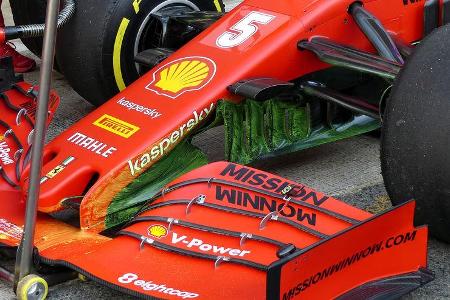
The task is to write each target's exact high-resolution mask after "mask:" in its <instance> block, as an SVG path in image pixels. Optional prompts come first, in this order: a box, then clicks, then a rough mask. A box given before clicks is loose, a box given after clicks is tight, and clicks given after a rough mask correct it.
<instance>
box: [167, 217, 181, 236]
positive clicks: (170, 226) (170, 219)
mask: <svg viewBox="0 0 450 300" xmlns="http://www.w3.org/2000/svg"><path fill="white" fill-rule="evenodd" d="M178 222H179V220H178V219H174V218H168V219H167V223H169V225H168V226H167V233H170V231H171V230H172V225H173V224H178Z"/></svg>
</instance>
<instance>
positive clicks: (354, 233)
mask: <svg viewBox="0 0 450 300" xmlns="http://www.w3.org/2000/svg"><path fill="white" fill-rule="evenodd" d="M286 186H290V187H293V190H292V191H293V192H292V196H291V200H290V202H289V203H287V204H286V200H284V196H283V194H282V193H281V192H280V191H281V190H283V189H284V188H285V187H286ZM200 195H203V196H204V197H205V198H204V199H205V201H204V202H203V203H198V202H194V203H193V204H192V205H191V206H190V205H189V202H191V200H192V199H196V198H197V197H199V196H200ZM13 204H14V205H10V203H5V205H2V211H1V212H0V225H1V226H2V227H1V228H0V232H3V233H4V234H5V237H6V239H3V240H2V242H3V243H4V244H6V245H10V246H16V245H17V244H18V243H19V241H20V228H21V225H22V224H23V221H22V218H21V217H19V215H20V214H19V211H21V210H22V209H23V208H22V207H17V203H13ZM283 204H286V206H285V207H284V208H283V209H282V210H281V212H280V215H279V216H278V219H276V220H275V219H271V220H269V221H268V222H267V223H266V225H265V226H264V227H262V228H261V222H262V219H263V217H264V216H265V215H267V214H268V213H270V211H271V210H272V209H273V207H277V208H281V207H282V205H283ZM413 215H414V203H413V202H410V203H408V204H406V205H404V206H401V207H399V208H397V209H395V210H392V211H389V212H386V213H385V214H382V215H379V216H373V215H371V214H369V213H367V212H365V211H362V210H359V209H357V208H354V207H351V206H349V205H347V204H345V203H343V202H341V201H338V200H336V199H334V198H332V197H328V196H326V195H324V194H322V193H319V192H316V191H314V190H312V189H310V188H308V187H305V186H303V185H300V184H297V183H295V182H292V181H289V180H286V179H284V178H281V177H278V176H276V175H272V174H269V173H265V172H262V171H259V170H256V169H252V168H248V167H244V166H240V165H235V164H232V163H226V162H219V163H214V164H210V165H207V166H204V167H201V168H199V169H197V170H195V171H192V172H190V173H188V174H186V175H184V176H182V177H180V178H179V179H177V180H176V181H174V182H172V183H171V184H170V185H169V186H168V187H167V189H166V192H165V193H163V195H159V196H158V197H157V198H155V199H154V200H153V201H151V202H149V205H148V206H147V207H146V210H145V211H144V210H143V212H142V213H140V214H139V216H138V217H137V218H135V219H134V220H133V221H132V223H130V224H128V225H127V226H125V227H124V228H123V229H122V230H121V231H119V233H118V235H117V236H115V237H114V238H112V239H111V238H108V237H105V236H102V235H99V234H95V233H90V232H86V231H83V230H79V229H78V228H75V227H72V226H70V225H67V224H64V223H62V222H60V221H56V220H54V219H52V218H50V217H48V216H45V215H40V216H39V218H38V220H39V221H38V226H37V233H36V240H35V246H36V248H37V249H39V255H40V259H41V260H42V262H44V263H46V264H50V265H63V266H66V267H70V268H73V269H75V270H77V271H78V272H80V273H82V274H85V275H86V276H88V277H89V278H92V279H94V280H97V281H99V282H101V283H105V284H107V285H108V286H110V287H112V288H116V289H118V290H120V291H125V292H127V293H131V294H132V295H139V296H144V297H145V296H153V297H158V298H170V299H180V298H184V299H186V298H199V299H200V298H201V299H218V298H223V299H263V298H270V299H276V298H280V299H292V298H295V297H297V296H298V297H302V298H303V299H310V298H315V299H330V298H336V297H338V296H340V295H344V294H346V293H347V292H349V291H351V290H353V289H355V288H357V287H359V286H361V285H363V284H366V283H370V282H373V281H376V280H380V279H383V278H386V277H392V276H399V275H405V274H413V273H414V272H417V271H418V270H420V269H421V268H425V267H426V265H427V257H426V253H427V250H426V249H427V229H426V228H425V227H422V228H415V227H414V226H413V224H412V223H413ZM146 218H150V219H146ZM5 220H8V221H5ZM183 222H184V223H183ZM225 231H226V233H225ZM243 234H245V235H246V237H247V238H246V239H245V240H244V242H243V243H241V242H242V239H241V237H242V235H243ZM249 235H250V236H249ZM0 236H1V235H0ZM263 239H266V240H263ZM268 240H270V241H268ZM280 244H281V245H280ZM283 245H284V246H283ZM286 245H293V246H295V250H294V251H292V252H290V254H289V253H288V254H287V255H285V256H283V257H281V258H280V257H278V256H277V252H278V251H279V250H281V249H283V248H284V247H286ZM220 256H223V257H224V258H225V259H229V260H228V261H223V262H222V263H220V264H218V265H216V266H215V261H216V260H217V259H218V258H219V257H220ZM163 286H164V287H163ZM169 288H170V289H171V290H170V291H168V290H167V289H169ZM171 291H172V292H173V293H174V294H170V292H171ZM176 291H178V292H176ZM185 297H186V298H185Z"/></svg>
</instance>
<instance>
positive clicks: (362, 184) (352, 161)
mask: <svg viewBox="0 0 450 300" xmlns="http://www.w3.org/2000/svg"><path fill="white" fill-rule="evenodd" d="M237 3H239V1H227V4H228V5H229V6H228V8H230V7H232V6H233V5H236V4H237ZM3 6H4V7H3V8H4V11H5V12H6V13H5V17H6V22H7V23H8V24H11V22H12V20H11V15H10V12H9V7H8V3H7V2H6V1H4V4H3ZM16 44H17V46H18V49H19V50H20V51H22V52H24V53H26V54H28V55H31V54H30V53H29V52H28V51H27V50H26V48H25V47H24V46H23V45H22V44H21V43H20V42H17V43H16ZM38 75H39V69H38V70H36V71H34V72H33V73H30V74H26V75H25V78H26V80H28V81H30V82H32V83H37V80H38ZM53 87H54V89H56V90H57V91H58V93H59V94H60V95H61V97H62V103H61V106H60V108H59V110H58V112H57V114H56V117H55V119H54V121H53V123H52V125H51V127H50V129H49V133H48V139H49V140H51V139H52V138H53V137H55V136H56V135H57V134H58V133H60V132H61V131H62V130H64V129H65V128H67V127H68V126H69V125H71V124H73V123H74V122H76V121H77V120H79V119H81V118H82V117H83V116H84V115H85V114H87V113H88V112H90V111H91V110H93V109H94V108H93V107H92V106H91V105H90V104H89V103H88V102H86V101H85V100H84V99H82V98H81V97H80V96H79V95H77V94H76V93H75V92H74V91H73V90H72V89H71V88H70V86H69V85H68V84H67V83H66V81H65V80H64V77H63V76H62V75H60V74H58V73H56V72H55V73H54V74H53ZM222 139H223V132H222V130H221V128H217V129H214V130H211V131H208V132H207V133H204V134H202V135H201V136H199V137H196V139H195V144H196V145H197V146H199V147H200V148H201V149H203V150H204V151H205V152H206V153H207V154H208V156H209V157H210V159H212V160H220V159H221V158H223V141H222ZM378 152H379V140H378V138H376V137H372V136H361V137H356V138H352V139H348V140H345V141H340V142H337V143H333V144H328V145H324V146H321V147H318V148H314V149H309V150H305V151H302V152H299V153H295V154H289V155H285V156H282V157H278V158H274V159H270V160H265V161H262V162H258V163H256V164H255V166H256V167H258V168H261V169H263V170H267V171H269V172H273V173H276V174H279V175H281V176H284V177H286V178H290V179H293V180H296V181H298V182H301V183H304V184H307V185H309V186H311V187H313V188H315V189H318V190H320V191H323V192H326V193H328V194H330V195H334V196H337V197H338V198H340V199H342V200H344V201H346V202H348V203H350V204H352V205H355V206H358V207H361V208H364V209H367V210H369V211H371V212H379V211H381V210H383V209H385V208H388V207H389V206H390V204H389V200H388V197H387V196H386V191H385V190H384V188H383V184H382V178H381V174H380V173H381V171H380V162H379V153H378ZM6 263H7V264H9V265H10V266H11V264H12V261H9V262H6ZM429 267H430V269H431V270H432V271H433V272H434V273H435V274H436V279H435V280H434V281H433V282H431V283H430V284H428V285H427V286H425V287H423V288H421V289H419V290H417V291H415V292H413V293H412V294H410V295H408V296H406V297H405V299H449V298H450V246H449V245H446V244H443V243H441V242H438V241H436V240H434V239H430V242H429ZM12 298H14V293H13V292H12V289H11V287H10V286H9V285H8V284H6V283H5V282H2V281H0V300H2V299H12ZM49 299H128V297H126V296H125V295H123V294H120V293H118V292H115V291H112V290H109V289H107V288H105V287H102V286H100V285H98V284H96V283H93V282H81V281H79V280H74V281H71V282H67V283H64V284H61V285H58V286H55V287H52V288H51V291H50V296H49Z"/></svg>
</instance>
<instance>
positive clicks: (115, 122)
mask: <svg viewBox="0 0 450 300" xmlns="http://www.w3.org/2000/svg"><path fill="white" fill-rule="evenodd" d="M93 124H94V125H95V126H98V127H100V128H103V129H105V130H108V131H109V132H112V133H114V134H117V135H120V136H121V137H124V138H129V137H130V136H132V135H133V134H135V133H136V132H137V131H138V130H139V129H140V128H139V127H137V126H134V125H132V124H130V123H127V122H124V121H122V120H119V119H117V118H114V117H112V116H110V115H107V114H104V115H103V116H101V117H100V118H99V119H97V120H96V121H95V122H94V123H93Z"/></svg>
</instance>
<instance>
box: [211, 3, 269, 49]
mask: <svg viewBox="0 0 450 300" xmlns="http://www.w3.org/2000/svg"><path fill="white" fill-rule="evenodd" d="M273 19H275V16H272V15H269V14H265V13H262V12H259V11H252V12H250V13H249V14H248V15H246V16H245V17H244V18H243V19H242V20H240V21H239V22H237V23H236V24H234V25H233V26H231V27H230V31H226V32H224V33H223V34H222V35H221V36H219V37H218V38H217V40H216V45H217V47H219V48H225V49H226V48H233V47H236V46H239V45H241V44H243V43H244V42H245V41H247V40H249V39H250V38H251V37H252V36H253V35H254V34H255V33H257V32H258V30H259V27H258V25H257V24H260V25H267V24H269V23H270V22H271V21H272V20H273Z"/></svg>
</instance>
